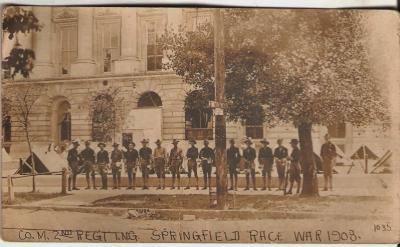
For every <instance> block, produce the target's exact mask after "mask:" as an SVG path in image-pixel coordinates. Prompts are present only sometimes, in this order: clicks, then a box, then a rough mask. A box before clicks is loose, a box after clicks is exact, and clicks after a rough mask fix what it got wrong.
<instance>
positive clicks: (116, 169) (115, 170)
mask: <svg viewBox="0 0 400 247" xmlns="http://www.w3.org/2000/svg"><path fill="white" fill-rule="evenodd" d="M118 146H119V144H118V143H114V144H113V148H114V150H113V151H111V172H112V177H113V189H119V188H120V186H121V168H122V158H123V153H122V151H121V150H119V149H118Z"/></svg>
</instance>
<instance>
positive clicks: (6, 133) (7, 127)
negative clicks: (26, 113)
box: [3, 116, 11, 142]
mask: <svg viewBox="0 0 400 247" xmlns="http://www.w3.org/2000/svg"><path fill="white" fill-rule="evenodd" d="M3 141H4V142H10V141H11V117H10V116H5V117H4V118H3Z"/></svg>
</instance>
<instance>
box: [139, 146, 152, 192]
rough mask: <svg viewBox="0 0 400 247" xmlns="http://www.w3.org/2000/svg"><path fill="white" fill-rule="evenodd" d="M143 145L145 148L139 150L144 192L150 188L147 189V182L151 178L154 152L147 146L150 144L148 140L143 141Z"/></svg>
mask: <svg viewBox="0 0 400 247" xmlns="http://www.w3.org/2000/svg"><path fill="white" fill-rule="evenodd" d="M141 143H142V146H143V147H142V148H141V149H140V150H139V159H140V169H141V170H142V178H143V187H142V188H143V189H144V190H148V189H149V187H147V180H148V178H149V169H150V165H151V160H152V150H151V148H149V147H147V144H148V143H149V141H148V140H146V139H143V140H142V141H141Z"/></svg>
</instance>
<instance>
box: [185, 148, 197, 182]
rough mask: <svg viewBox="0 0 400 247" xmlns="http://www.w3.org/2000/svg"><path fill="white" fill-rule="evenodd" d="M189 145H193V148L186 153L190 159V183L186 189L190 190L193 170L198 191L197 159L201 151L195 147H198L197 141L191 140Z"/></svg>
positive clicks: (188, 163)
mask: <svg viewBox="0 0 400 247" xmlns="http://www.w3.org/2000/svg"><path fill="white" fill-rule="evenodd" d="M189 144H190V145H191V147H190V148H189V149H188V150H187V151H186V158H187V159H188V162H187V166H188V177H189V183H188V185H187V186H186V188H185V189H190V177H191V176H192V170H193V174H194V176H195V178H196V189H197V190H198V189H199V177H198V176H197V158H198V157H199V149H198V148H197V147H196V146H195V145H196V141H195V140H190V141H189Z"/></svg>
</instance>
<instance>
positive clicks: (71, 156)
mask: <svg viewBox="0 0 400 247" xmlns="http://www.w3.org/2000/svg"><path fill="white" fill-rule="evenodd" d="M72 145H73V147H72V148H71V149H70V150H68V156H67V161H68V166H69V170H70V174H69V176H68V190H69V191H71V182H72V189H73V190H79V189H78V188H77V187H76V176H77V175H78V172H79V154H78V147H79V142H78V141H72Z"/></svg>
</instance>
